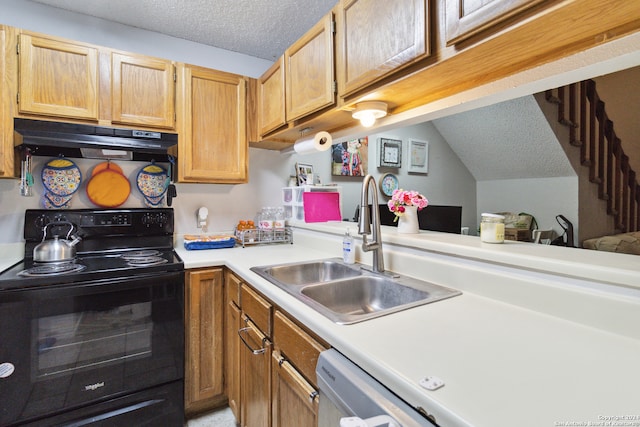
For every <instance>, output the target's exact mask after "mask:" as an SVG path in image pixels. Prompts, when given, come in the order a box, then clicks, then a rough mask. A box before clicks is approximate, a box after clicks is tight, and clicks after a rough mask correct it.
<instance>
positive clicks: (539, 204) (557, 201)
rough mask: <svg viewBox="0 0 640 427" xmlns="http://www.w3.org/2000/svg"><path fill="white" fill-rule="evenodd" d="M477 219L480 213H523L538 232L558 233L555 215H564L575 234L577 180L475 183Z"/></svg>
mask: <svg viewBox="0 0 640 427" xmlns="http://www.w3.org/2000/svg"><path fill="white" fill-rule="evenodd" d="M477 189H478V190H477V195H478V213H477V215H478V218H480V214H482V213H483V212H514V213H520V212H526V213H529V214H531V215H533V216H534V217H535V219H536V221H537V223H538V226H539V228H540V229H550V228H551V229H553V230H555V231H556V233H558V234H559V235H560V234H562V229H561V228H560V226H559V224H558V222H557V221H556V215H558V214H562V215H563V216H565V217H566V218H567V219H568V220H569V221H571V223H572V224H573V227H574V236H577V235H578V177H561V178H533V179H508V180H498V181H478V185H477Z"/></svg>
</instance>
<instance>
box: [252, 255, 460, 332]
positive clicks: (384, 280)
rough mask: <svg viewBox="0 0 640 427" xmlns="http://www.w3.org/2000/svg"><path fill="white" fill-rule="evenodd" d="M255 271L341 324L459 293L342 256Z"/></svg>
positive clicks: (272, 266) (253, 269) (255, 268)
mask: <svg viewBox="0 0 640 427" xmlns="http://www.w3.org/2000/svg"><path fill="white" fill-rule="evenodd" d="M251 270H252V271H254V272H255V273H257V274H259V275H260V276H262V277H263V278H265V279H267V280H268V281H270V282H271V283H273V284H275V285H276V286H278V287H280V288H281V289H283V290H285V291H287V292H288V293H290V294H291V295H293V296H294V297H296V298H297V299H298V300H300V301H302V302H304V303H305V304H307V305H308V306H309V307H311V308H313V309H315V310H316V311H318V312H319V313H321V314H323V315H325V316H327V317H328V318H329V319H331V320H332V321H334V322H336V323H339V324H351V323H356V322H361V321H363V320H367V319H372V318H376V317H379V316H384V315H387V314H390V313H395V312H398V311H402V310H406V309H409V308H411V307H416V306H419V305H424V304H429V303H432V302H436V301H440V300H442V299H445V298H451V297H454V296H456V295H460V294H461V292H459V291H457V290H454V289H450V288H447V287H444V286H440V285H436V284H434V283H430V282H425V281H422V280H418V279H414V278H411V277H407V276H402V275H397V274H394V273H391V274H389V273H388V272H387V273H384V274H381V273H374V272H372V271H370V270H367V269H365V268H363V266H362V265H360V264H355V265H348V264H344V263H343V262H342V260H341V259H339V258H336V259H328V260H319V261H311V262H301V263H289V264H279V265H270V266H263V267H253V268H251Z"/></svg>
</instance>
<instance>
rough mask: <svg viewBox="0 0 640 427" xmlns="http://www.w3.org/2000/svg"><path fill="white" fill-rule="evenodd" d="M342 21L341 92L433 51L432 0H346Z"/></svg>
mask: <svg viewBox="0 0 640 427" xmlns="http://www.w3.org/2000/svg"><path fill="white" fill-rule="evenodd" d="M338 23H339V24H338V30H337V34H338V35H337V37H338V48H337V50H338V52H339V56H340V60H339V65H338V70H339V72H338V76H339V79H340V80H339V91H340V95H341V96H346V95H350V94H351V93H353V92H355V91H357V90H359V89H362V88H364V87H365V86H366V85H368V84H370V83H372V82H375V81H377V80H380V79H381V78H383V77H385V76H387V75H389V74H391V73H392V72H393V71H396V70H398V69H400V68H402V67H404V66H406V65H409V64H411V63H412V62H415V61H416V60H419V59H422V58H424V57H426V56H428V55H429V51H430V49H429V39H428V36H429V28H428V27H429V25H428V23H429V18H428V0H394V1H388V0H342V2H341V3H340V17H339V19H338Z"/></svg>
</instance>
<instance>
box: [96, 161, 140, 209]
mask: <svg viewBox="0 0 640 427" xmlns="http://www.w3.org/2000/svg"><path fill="white" fill-rule="evenodd" d="M113 166H114V164H113V163H110V164H109V165H107V167H106V168H105V169H103V170H101V171H99V172H97V173H94V175H93V176H92V177H91V179H89V182H87V197H89V200H91V203H93V204H94V205H97V206H100V207H102V208H115V207H118V206H120V205H122V204H123V203H124V202H126V201H127V199H128V198H129V194H130V193H131V184H130V183H129V180H128V179H127V177H126V176H124V175H123V174H122V172H119V171H118V170H117V169H120V168H119V167H118V168H117V169H116V168H114V167H113ZM120 170H122V169H120Z"/></svg>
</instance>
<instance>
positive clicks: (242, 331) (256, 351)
mask: <svg viewBox="0 0 640 427" xmlns="http://www.w3.org/2000/svg"><path fill="white" fill-rule="evenodd" d="M252 329H253V328H251V326H247V327H246V328H240V329H238V336H239V337H240V339H241V340H242V342H243V343H244V345H246V346H247V348H248V349H249V350H250V351H251V353H252V354H256V355H257V354H263V353H264V352H265V351H267V348H266V347H262V348H259V349H254V348H253V347H251V345H249V343H248V342H247V340H246V339H245V338H244V337H243V334H247V333H248V332H249V331H251V330H252Z"/></svg>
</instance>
